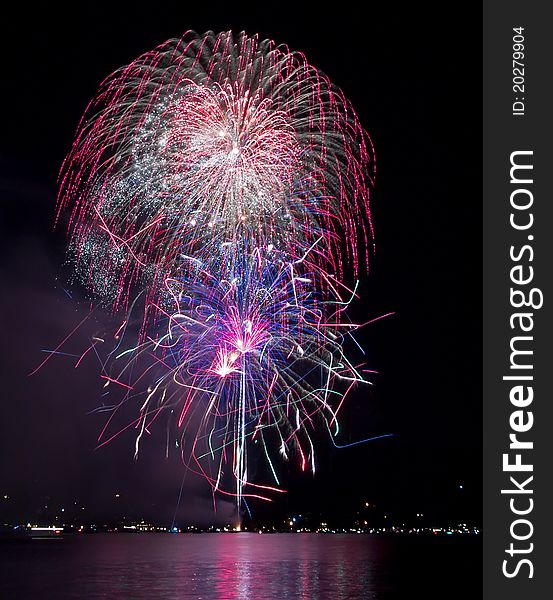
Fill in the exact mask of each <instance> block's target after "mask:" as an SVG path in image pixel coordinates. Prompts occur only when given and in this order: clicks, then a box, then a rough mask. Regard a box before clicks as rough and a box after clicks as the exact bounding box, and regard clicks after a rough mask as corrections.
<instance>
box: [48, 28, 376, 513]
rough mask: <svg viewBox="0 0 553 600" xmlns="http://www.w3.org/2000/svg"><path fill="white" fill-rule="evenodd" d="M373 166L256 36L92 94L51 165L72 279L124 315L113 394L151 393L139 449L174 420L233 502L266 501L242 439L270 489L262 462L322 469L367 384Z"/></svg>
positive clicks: (163, 51) (307, 71)
mask: <svg viewBox="0 0 553 600" xmlns="http://www.w3.org/2000/svg"><path fill="white" fill-rule="evenodd" d="M374 166H375V161H374V155H373V148H372V145H371V142H370V139H369V137H368V136H367V134H366V133H365V132H364V130H363V129H362V127H361V126H360V124H359V122H358V120H357V117H356V115H355V112H354V111H353V108H352V107H351V105H350V103H349V102H348V100H347V99H346V98H345V97H344V95H343V94H342V92H341V91H340V90H339V89H337V88H336V87H335V86H333V85H332V84H331V83H330V81H329V80H328V78H327V77H326V76H325V75H323V74H322V73H320V72H318V71H317V70H316V69H314V68H313V67H311V66H310V65H309V64H308V63H307V61H306V59H305V57H304V56H303V55H302V54H300V53H297V52H290V51H289V50H288V48H286V47H285V46H276V45H275V44H274V43H273V42H271V41H259V40H258V39H257V37H255V36H254V37H248V36H246V35H245V34H244V33H242V34H240V35H239V36H238V37H236V38H235V37H233V35H232V34H231V33H230V32H226V33H221V34H218V35H215V34H213V33H212V32H208V33H206V34H204V35H201V36H200V35H197V34H195V33H192V32H189V33H187V34H186V35H185V36H184V37H183V38H182V39H180V40H171V41H169V42H166V43H165V44H163V45H161V46H159V47H158V48H156V49H155V50H153V51H151V52H148V53H146V54H144V55H143V56H141V57H139V58H138V59H136V60H135V61H134V62H132V63H131V64H130V65H128V66H126V67H124V68H122V69H119V70H118V71H116V72H115V73H113V74H112V75H111V76H109V77H108V78H107V79H106V80H105V81H104V82H103V83H102V85H101V88H100V90H99V92H98V94H97V96H96V98H95V99H94V100H93V101H92V102H91V103H90V105H89V107H88V108H87V110H86V112H85V114H84V116H83V118H82V120H81V123H80V125H79V128H78V131H77V135H76V139H75V142H74V144H73V147H72V150H71V152H70V153H69V155H68V157H67V159H66V161H65V163H64V166H63V168H62V172H61V178H60V195H59V204H58V217H60V216H61V215H64V217H65V216H66V215H67V216H68V226H69V228H68V231H69V251H70V256H71V259H72V261H73V263H74V267H75V273H76V277H77V278H78V279H79V280H80V281H81V282H82V283H83V284H84V285H85V286H86V287H87V288H88V289H89V290H90V292H92V293H93V294H94V295H95V296H97V297H100V298H101V299H102V300H103V302H104V303H105V304H107V305H108V306H109V307H111V310H112V311H113V312H114V313H118V312H119V311H123V312H124V313H125V314H126V318H125V324H124V325H123V326H122V328H121V331H118V332H117V333H118V335H117V338H118V344H117V348H116V349H115V350H114V352H113V353H112V355H111V358H112V360H111V362H110V363H109V367H106V369H108V368H109V372H108V370H106V371H105V372H104V373H103V377H104V378H105V379H106V385H109V384H112V383H113V385H116V384H119V387H122V388H123V389H125V390H126V393H127V397H129V398H130V397H131V396H132V397H134V396H135V395H136V394H139V393H140V392H139V391H138V390H139V389H140V382H141V381H144V380H145V379H148V380H149V381H150V382H151V385H148V388H147V390H145V391H144V392H143V394H144V395H145V397H144V400H143V401H142V404H141V409H140V413H139V417H138V418H137V420H136V421H135V422H134V423H133V425H134V426H135V428H136V429H137V431H138V435H137V441H136V451H137V453H138V449H139V443H140V441H141V438H142V436H143V434H144V432H147V431H148V427H149V425H150V423H151V422H152V421H153V420H154V419H155V418H157V416H158V414H160V412H161V411H162V410H166V409H168V408H170V409H171V410H172V411H173V412H174V413H175V414H177V415H178V419H177V426H178V428H179V429H180V430H181V431H182V432H190V434H191V435H192V437H193V440H194V441H193V444H192V457H193V458H194V461H195V465H196V467H195V468H196V470H198V471H199V472H201V473H202V474H203V475H205V477H206V478H207V480H208V481H209V482H210V484H211V485H212V488H213V490H214V491H221V492H223V493H230V494H232V495H234V496H236V498H237V502H238V503H240V502H241V499H242V498H243V497H246V496H248V495H259V494H260V492H259V491H256V489H257V488H260V487H261V488H262V489H265V490H266V489H276V488H273V487H268V486H259V485H257V484H254V483H253V482H252V481H250V479H249V476H248V475H249V474H248V449H249V448H250V447H251V445H252V444H253V443H256V444H257V443H258V444H259V447H262V448H263V450H264V456H265V457H266V459H267V462H268V464H269V466H270V470H271V473H272V474H273V476H274V479H275V483H276V485H278V475H277V468H276V467H275V465H274V458H271V456H272V455H273V456H274V454H275V452H273V451H271V447H276V448H277V452H276V454H277V456H280V458H281V459H284V460H288V459H290V458H292V457H297V458H298V459H299V463H300V466H301V468H302V469H306V468H311V469H312V470H315V457H314V446H313V443H312V441H311V436H310V432H312V431H314V430H316V429H318V428H321V427H322V428H323V429H328V430H329V431H330V432H331V433H336V431H337V428H338V423H337V418H336V417H337V412H338V411H339V409H340V407H341V405H342V402H343V400H344V397H345V395H346V394H347V392H348V391H349V389H351V387H352V385H353V384H354V383H355V382H357V381H362V376H361V375H360V373H359V372H358V370H357V369H356V368H355V367H354V366H353V365H352V364H351V363H350V362H349V361H348V359H347V358H346V356H345V355H344V350H343V340H344V338H345V336H347V335H348V334H349V333H350V332H351V331H352V330H353V329H355V327H354V326H353V325H351V324H350V323H348V321H347V319H346V318H345V309H346V308H347V305H348V303H349V301H350V300H351V298H352V297H353V295H354V291H353V290H351V289H350V288H348V287H347V286H346V284H345V283H344V281H343V280H344V273H346V272H349V273H352V276H353V277H354V278H355V277H356V276H357V275H358V274H359V273H360V272H361V270H363V269H365V268H366V265H367V256H368V252H369V250H370V243H371V242H370V241H371V239H372V224H371V220H370V213H369V190H370V188H371V186H372V183H373V177H374ZM137 306H139V307H140V313H141V316H140V319H139V320H140V326H139V328H138V329H139V333H138V334H137V337H136V338H135V340H134V342H133V341H132V340H131V339H130V338H131V333H130V331H131V329H132V328H129V329H128V328H127V325H126V324H127V323H128V322H130V321H131V315H133V314H134V313H136V312H137V310H138V309H137ZM119 334H121V335H119ZM138 365H141V369H138V368H137V367H138ZM137 373H138V375H137ZM339 381H341V382H342V384H341V385H340V384H338V385H337V386H336V385H335V384H337V383H338V382H339ZM336 387H337V388H340V389H335V388H336ZM191 430H192V431H191ZM229 472H232V476H233V479H234V481H235V484H234V489H233V490H232V491H228V490H226V489H224V487H225V486H224V483H223V482H224V481H225V478H226V477H227V476H228V473H229ZM251 488H253V491H251Z"/></svg>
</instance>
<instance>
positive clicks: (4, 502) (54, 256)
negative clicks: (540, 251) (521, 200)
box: [0, 0, 482, 522]
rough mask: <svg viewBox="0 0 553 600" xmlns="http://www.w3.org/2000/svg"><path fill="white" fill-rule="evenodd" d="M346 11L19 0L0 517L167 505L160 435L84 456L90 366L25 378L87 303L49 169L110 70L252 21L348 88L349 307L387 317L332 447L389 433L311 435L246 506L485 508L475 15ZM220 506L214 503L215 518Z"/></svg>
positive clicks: (445, 513) (11, 49)
mask: <svg viewBox="0 0 553 600" xmlns="http://www.w3.org/2000/svg"><path fill="white" fill-rule="evenodd" d="M358 4H359V5H362V4H364V5H367V7H368V11H367V13H366V14H363V15H362V14H360V13H358V12H357V9H356V8H355V5H354V4H353V3H349V4H348V3H347V2H341V3H335V4H334V5H333V6H332V7H328V8H325V7H324V3H323V2H318V3H307V2H295V3H283V2H279V3H273V2H271V3H261V2H258V3H255V5H253V6H255V8H253V7H252V5H250V6H248V5H246V4H245V3H243V2H240V1H235V2H225V3H221V4H218V3H214V2H203V3H200V2H197V3H195V5H194V6H192V4H191V3H188V2H182V1H181V2H164V1H162V0H161V1H159V2H151V3H148V4H141V3H139V2H138V3H137V2H133V3H130V2H117V3H114V2H94V3H90V4H88V5H87V6H79V7H77V8H67V9H66V8H61V7H60V8H58V9H52V8H50V7H43V8H40V9H36V8H30V7H28V6H21V7H20V8H19V14H17V15H15V16H14V18H13V20H12V21H11V22H10V23H9V24H5V28H7V29H8V31H7V36H6V35H4V34H3V38H4V39H3V41H4V43H5V47H4V50H3V53H2V76H1V77H0V82H1V86H2V94H1V97H2V100H3V103H4V106H3V109H2V120H1V124H2V135H1V137H0V190H1V200H2V219H1V225H0V246H1V254H0V256H1V259H0V275H1V281H2V296H1V302H2V310H1V313H0V315H1V323H2V326H1V327H2V329H1V331H2V340H3V353H2V361H1V366H0V368H1V370H2V373H1V378H2V394H1V402H0V421H1V423H2V433H1V435H0V457H1V459H0V460H1V464H0V521H1V520H6V519H20V518H24V516H25V515H35V516H36V518H40V513H38V512H37V510H38V507H41V506H49V508H48V509H41V510H44V511H45V512H44V514H47V513H48V511H52V510H55V511H57V510H59V509H60V507H62V506H63V507H69V506H73V507H77V508H80V507H82V506H84V507H85V510H84V511H83V514H86V515H87V516H88V517H89V518H90V519H93V518H100V517H105V518H117V517H118V516H119V515H120V514H123V513H126V514H136V515H145V516H148V517H149V518H152V519H156V520H157V521H159V522H167V521H168V520H170V519H171V518H172V515H173V511H174V510H175V505H176V499H177V495H178V490H179V485H180V482H181V478H182V467H181V466H180V464H179V461H178V457H174V458H171V459H169V460H166V459H165V458H164V451H163V448H162V447H161V446H162V442H160V445H159V447H158V446H156V441H155V440H151V441H150V443H149V445H148V450H147V451H146V452H145V455H144V456H143V458H142V459H141V460H140V461H139V462H138V463H135V462H134V461H133V458H132V455H133V449H134V434H133V433H132V432H131V433H130V434H129V435H128V436H126V437H125V436H123V437H122V438H121V439H119V440H117V441H116V442H115V443H113V444H112V445H108V446H107V447H105V448H103V449H102V450H98V451H94V446H95V439H96V436H97V434H98V431H99V429H100V427H101V424H102V417H101V416H98V415H90V414H89V413H90V411H91V410H93V409H94V408H95V407H96V406H97V405H98V404H99V396H100V393H101V383H100V382H99V380H98V369H97V366H96V365H95V364H94V362H92V361H90V362H88V363H83V366H82V368H79V369H77V370H75V369H73V363H72V362H71V361H69V360H67V359H64V358H61V357H59V358H58V357H56V358H53V359H52V360H51V361H50V362H49V363H48V364H47V365H46V366H45V367H44V368H43V369H42V370H41V371H39V373H38V374H36V375H34V376H33V377H30V378H29V377H27V374H28V373H29V372H30V371H32V370H33V369H34V367H36V365H37V364H38V363H39V362H40V361H41V360H42V359H43V358H44V354H43V353H41V350H42V349H45V348H52V347H54V346H56V345H57V344H58V343H59V341H60V340H61V339H63V338H64V337H65V335H67V333H68V332H69V331H71V329H73V327H74V326H75V325H76V324H77V323H78V322H79V320H80V319H81V318H82V317H83V315H84V314H86V311H87V307H86V305H85V304H83V303H79V302H78V301H76V300H73V301H72V300H70V299H69V298H68V297H67V295H66V294H65V293H64V291H63V289H62V288H63V278H64V277H65V275H64V271H63V269H62V263H63V260H64V243H65V242H64V239H63V234H62V232H60V231H54V230H53V214H54V204H55V194H56V177H57V173H58V170H59V168H60V165H61V162H62V160H63V157H64V155H65V153H66V152H67V151H68V149H69V146H70V143H71V139H72V135H73V133H74V130H75V128H76V125H77V122H78V119H79V117H80V115H81V113H82V112H83V110H84V108H85V106H86V104H87V102H88V101H89V100H90V98H91V97H92V96H93V94H94V93H95V91H96V89H97V86H98V84H99V83H100V81H101V80H102V79H103V78H104V77H105V76H106V75H108V74H109V73H110V72H111V71H113V70H114V69H115V68H117V67H119V66H121V65H123V64H126V63H128V62H129V61H131V60H132V59H134V58H135V57H136V56H138V55H139V54H141V53H142V52H144V51H147V50H149V49H151V48H153V47H154V46H155V45H157V44H159V43H161V42H163V41H165V40H166V39H168V38H170V37H178V36H179V35H180V34H181V33H182V32H184V31H185V30H187V29H195V30H196V31H199V32H203V31H205V30H208V29H212V30H214V31H216V32H217V31H221V30H226V29H233V30H236V31H240V30H245V31H247V32H248V33H255V32H257V33H259V34H260V35H261V37H270V38H273V39H275V40H276V41H278V42H284V43H287V44H288V45H289V46H290V47H291V48H292V49H298V50H302V51H303V52H304V53H305V54H306V55H307V58H308V60H309V61H310V62H311V64H314V65H315V66H317V67H318V68H319V69H321V70H322V71H324V72H325V73H326V74H327V75H328V76H329V77H330V79H331V80H332V81H333V82H334V83H336V84H338V85H339V86H340V87H341V88H342V89H343V90H344V92H345V93H346V95H347V96H348V97H349V98H350V100H351V101H352V103H353V104H354V106H355V108H356V110H357V112H358V115H359V118H360V120H361V122H362V124H363V125H364V126H365V128H366V129H367V130H368V132H369V133H370V135H371V137H372V139H373V141H374V143H375V147H376V154H377V161H378V174H377V184H376V189H375V193H374V196H373V203H372V206H373V219H374V223H375V231H376V245H377V251H376V255H375V257H374V258H373V261H372V265H371V273H370V275H369V277H368V278H366V280H365V281H364V282H363V285H362V290H361V293H362V301H361V302H360V303H359V304H358V305H357V306H355V307H354V310H353V315H354V319H355V320H358V321H360V320H367V319H368V318H372V317H376V316H378V315H380V314H383V313H387V312H391V311H394V312H395V316H393V317H390V318H387V319H384V320H382V321H380V322H378V323H375V324H373V325H371V326H369V327H367V328H366V330H365V331H364V332H363V333H362V334H361V335H360V336H359V337H360V341H361V343H362V345H363V346H364V348H365V349H366V351H367V366H368V368H371V369H375V370H377V371H379V373H380V374H379V375H376V376H375V377H374V383H375V385H374V386H373V387H372V388H371V390H370V393H369V392H366V391H359V392H358V393H357V394H356V395H355V396H352V397H351V400H350V402H349V404H348V406H347V407H346V408H345V409H344V412H343V416H342V423H343V425H342V426H343V430H344V432H345V437H344V439H345V440H346V441H347V440H351V441H354V440H356V439H360V438H363V437H367V436H370V435H378V434H382V433H394V434H395V436H394V437H392V438H387V439H385V440H381V441H377V442H373V443H370V444H366V445H361V446H357V447H354V448H349V449H346V450H339V451H336V450H334V451H331V450H330V449H328V448H325V447H324V444H323V443H322V442H323V441H322V440H321V444H320V445H319V446H320V447H319V455H320V461H319V473H318V474H317V476H316V478H315V480H313V479H312V478H311V477H310V476H306V475H298V474H294V473H290V475H289V480H288V487H289V490H290V491H289V493H288V494H287V496H286V499H281V500H279V501H278V502H277V503H276V504H274V505H271V507H270V508H267V507H263V508H258V507H257V506H256V507H254V510H258V511H260V512H259V514H268V515H271V511H272V514H274V515H277V514H280V513H283V514H284V513H285V512H288V511H290V512H294V511H296V512H299V511H304V512H305V511H307V510H311V511H313V512H319V511H326V512H327V513H330V514H334V515H337V514H338V513H340V512H343V511H345V510H350V509H351V510H353V507H356V506H357V505H358V504H359V503H360V502H362V501H365V500H370V501H371V502H375V503H377V504H378V505H379V506H381V507H382V508H383V510H385V511H387V512H390V513H391V514H397V515H401V516H403V515H411V514H414V513H416V512H425V513H427V514H428V515H430V516H431V518H433V519H435V520H440V519H442V520H448V519H457V518H464V519H469V520H471V521H472V522H479V521H480V503H481V501H480V495H481V466H480V463H481V452H482V435H481V376H482V374H481V369H482V360H481V325H482V323H481V310H480V306H481V305H480V298H481V291H480V289H481V260H480V255H481V157H480V152H481V139H480V132H481V112H480V98H481V91H480V87H481V81H480V74H479V73H480V62H479V61H480V41H478V42H477V41H476V40H480V31H479V29H478V30H475V29H474V24H475V23H479V22H480V15H479V14H475V13H476V10H475V9H476V6H475V8H474V9H472V12H470V9H467V8H466V7H465V8H464V9H463V12H462V13H459V14H457V15H454V16H452V15H451V14H450V13H449V11H446V10H445V8H444V9H443V10H444V13H443V14H441V13H440V12H438V11H437V9H436V8H435V7H432V6H431V5H428V6H426V7H424V6H421V4H419V3H417V4H416V8H415V7H414V8H412V9H409V10H406V9H405V8H403V7H402V6H400V5H397V4H395V3H382V4H384V6H388V9H383V8H381V7H380V6H379V5H378V4H376V3H374V4H373V5H372V6H371V3H358ZM60 5H61V3H60ZM114 5H117V8H116V9H114ZM104 318H105V317H104V315H102V313H101V312H98V313H97V316H96V318H95V320H94V319H93V320H92V321H91V322H90V323H89V324H88V325H87V326H86V327H84V328H83V329H82V330H81V331H79V332H78V333H77V334H76V336H74V338H72V340H71V341H70V342H69V344H68V345H67V347H64V349H65V350H66V351H67V352H78V351H79V349H82V348H83V347H85V346H86V340H87V336H90V334H91V333H94V330H95V328H96V329H98V330H99V329H101V328H102V327H103V326H105V323H103V322H102V321H103V319H104ZM154 437H155V436H154ZM161 437H163V436H161ZM460 486H462V488H461V487H460ZM116 493H118V494H120V497H119V498H118V499H115V494H116ZM4 495H7V496H9V499H3V496H4ZM208 496H209V494H208V490H207V489H206V486H205V485H204V484H203V483H202V482H200V481H196V480H194V479H193V478H189V479H187V480H186V481H185V486H184V495H183V502H182V506H181V508H180V509H179V513H178V514H179V518H180V519H181V520H187V519H192V520H198V521H203V522H207V521H209V520H213V513H212V509H211V507H210V502H209V500H208ZM48 498H49V499H48ZM75 502H77V504H76V505H75V504H74V503H75ZM67 510H68V511H69V508H67ZM81 510H82V508H81ZM231 510H232V507H230V506H228V505H226V504H224V503H223V504H222V505H221V506H220V512H219V517H220V519H221V520H226V519H227V518H228V515H229V514H230V511H231Z"/></svg>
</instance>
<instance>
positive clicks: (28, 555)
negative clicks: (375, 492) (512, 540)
mask: <svg viewBox="0 0 553 600" xmlns="http://www.w3.org/2000/svg"><path fill="white" fill-rule="evenodd" d="M0 561H1V564H2V571H3V573H2V574H1V575H0V591H2V592H3V593H2V594H0V597H2V598H4V597H5V598H9V599H10V600H17V599H19V598H21V599H27V598H29V599H34V598H41V599H49V598H52V599H56V600H57V599H58V598H59V599H60V600H62V599H65V598H79V599H81V598H82V599H100V598H109V599H113V600H141V599H143V598H144V599H146V598H148V599H156V600H157V599H160V600H173V599H174V600H177V599H178V600H181V599H183V600H185V599H195V600H234V599H236V600H242V599H248V600H252V599H253V600H265V599H267V600H269V599H272V598H276V599H277V600H281V599H287V598H297V599H301V600H304V599H305V600H307V599H309V600H312V599H313V600H317V599H321V600H326V599H328V600H341V599H344V600H357V599H373V600H384V599H386V600H388V599H391V598H394V599H395V598H405V599H408V598H413V599H415V598H430V597H443V598H448V599H449V598H452V597H454V595H455V594H457V593H458V594H459V597H461V595H465V597H476V596H477V595H478V594H479V593H480V579H479V577H480V574H479V572H478V571H479V568H480V565H481V560H480V541H479V540H443V539H440V540H437V539H430V540H417V539H405V538H403V539H400V538H399V537H398V536H395V537H389V538H388V537H376V536H370V535H316V534H275V535H259V534H254V533H240V534H230V533H229V534H202V535H192V534H184V535H183V534H181V535H170V534H95V535H81V536H75V537H73V538H65V539H64V540H42V541H33V542H28V543H20V544H12V545H10V546H8V545H4V546H3V547H1V548H0ZM454 592H455V594H454ZM455 597H456V596H455Z"/></svg>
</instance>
